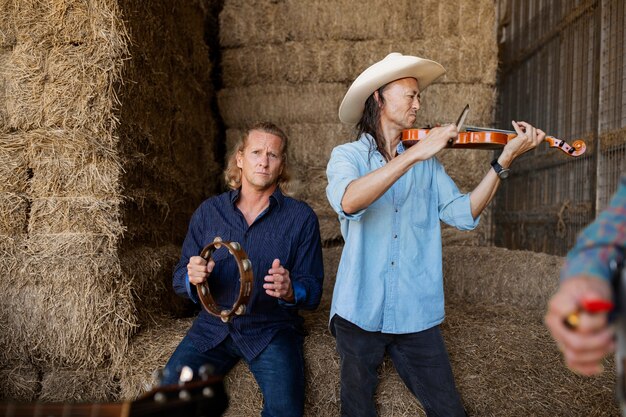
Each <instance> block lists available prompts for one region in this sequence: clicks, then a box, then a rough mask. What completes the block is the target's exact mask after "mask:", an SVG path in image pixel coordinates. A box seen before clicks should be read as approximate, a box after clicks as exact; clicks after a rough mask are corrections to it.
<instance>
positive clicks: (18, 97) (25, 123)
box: [3, 42, 45, 131]
mask: <svg viewBox="0 0 626 417" xmlns="http://www.w3.org/2000/svg"><path fill="white" fill-rule="evenodd" d="M44 66H45V54H44V52H43V51H42V50H41V49H38V48H35V46H34V45H33V44H32V43H28V42H24V43H18V44H17V45H15V47H13V49H12V50H11V52H10V53H9V57H8V58H7V59H6V61H5V65H4V72H3V75H4V77H5V80H6V81H5V94H6V96H5V97H6V124H5V128H4V129H3V130H4V131H6V130H8V129H21V130H29V129H35V128H37V127H40V126H42V125H43V111H42V107H43V90H44V85H45V73H44Z"/></svg>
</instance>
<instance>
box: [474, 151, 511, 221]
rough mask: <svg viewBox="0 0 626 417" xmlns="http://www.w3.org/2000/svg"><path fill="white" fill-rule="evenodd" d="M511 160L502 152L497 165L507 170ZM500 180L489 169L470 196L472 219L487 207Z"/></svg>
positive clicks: (509, 156)
mask: <svg viewBox="0 0 626 417" xmlns="http://www.w3.org/2000/svg"><path fill="white" fill-rule="evenodd" d="M512 162H513V158H512V157H511V155H510V154H509V153H506V152H503V153H502V154H501V155H500V156H499V157H498V163H499V164H500V165H501V166H502V167H503V168H509V167H510V166H511V163H512ZM501 181H502V180H501V179H500V178H499V177H498V174H496V172H495V171H494V170H493V169H492V168H489V171H488V172H487V175H485V177H484V178H483V179H482V181H481V182H480V184H478V186H477V187H476V188H475V189H474V191H472V193H471V194H470V204H471V207H472V217H474V218H477V217H478V216H480V214H481V213H482V212H483V210H484V209H485V207H487V206H488V205H489V203H490V202H491V200H493V197H494V196H495V195H496V191H498V188H499V187H500V182H501Z"/></svg>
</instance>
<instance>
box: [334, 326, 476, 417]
mask: <svg viewBox="0 0 626 417" xmlns="http://www.w3.org/2000/svg"><path fill="white" fill-rule="evenodd" d="M332 326H333V330H334V334H335V337H336V338H337V351H338V352H339V357H340V359H341V415H342V416H346V417H370V416H376V415H377V413H376V404H375V402H374V394H375V392H376V386H377V385H378V374H377V369H378V366H379V365H380V364H381V363H382V361H383V359H384V356H385V352H388V353H389V356H390V357H391V360H392V362H393V365H394V367H395V368H396V370H397V371H398V374H399V375H400V377H401V378H402V380H403V381H404V383H405V384H406V386H407V387H408V388H409V389H410V390H411V392H412V393H413V395H415V396H416V397H417V399H418V400H419V401H420V402H421V403H422V406H423V407H424V409H425V410H426V415H427V416H429V417H431V416H433V417H434V416H440V417H455V416H465V415H466V414H465V410H464V409H463V404H462V403H461V399H460V397H459V394H458V392H457V390H456V386H455V384H454V377H453V375H452V369H451V367H450V360H449V359H448V352H447V351H446V347H445V345H444V343H443V338H442V337H441V332H440V330H439V326H435V327H432V328H430V329H427V330H424V331H421V332H417V333H408V334H388V333H381V332H368V331H365V330H363V329H361V328H360V327H358V326H356V325H354V324H352V323H350V322H349V321H347V320H345V319H343V318H341V317H339V316H337V315H335V316H334V317H333V320H332Z"/></svg>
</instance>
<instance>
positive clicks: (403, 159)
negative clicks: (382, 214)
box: [341, 153, 416, 214]
mask: <svg viewBox="0 0 626 417" xmlns="http://www.w3.org/2000/svg"><path fill="white" fill-rule="evenodd" d="M415 162H416V161H415V160H414V159H412V158H411V157H410V156H409V155H407V153H404V154H402V155H398V156H397V157H395V158H393V159H392V160H391V161H389V162H388V163H387V164H386V165H385V166H383V167H381V168H379V169H377V170H375V171H372V172H370V173H369V174H367V175H364V176H362V177H361V178H358V179H356V180H354V181H352V182H351V183H350V185H348V187H347V188H346V192H345V193H344V195H343V198H342V200H341V208H342V209H343V211H344V212H345V213H346V214H353V213H356V212H357V211H359V210H363V209H364V208H367V207H369V205H370V204H372V203H373V202H375V201H376V200H378V199H379V198H380V197H381V196H382V195H383V194H385V192H387V190H388V189H389V188H391V186H392V185H393V184H394V183H395V182H396V181H397V180H398V179H399V178H400V177H401V176H402V175H404V174H405V173H406V172H407V171H408V170H409V169H410V168H411V167H412V166H413V165H414V164H415Z"/></svg>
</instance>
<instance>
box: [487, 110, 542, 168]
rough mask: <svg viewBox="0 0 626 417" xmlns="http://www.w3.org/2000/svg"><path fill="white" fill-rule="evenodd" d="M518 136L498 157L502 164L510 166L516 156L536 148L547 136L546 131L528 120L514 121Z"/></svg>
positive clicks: (510, 141)
mask: <svg viewBox="0 0 626 417" xmlns="http://www.w3.org/2000/svg"><path fill="white" fill-rule="evenodd" d="M512 124H513V127H514V128H515V132H516V133H517V136H516V137H514V138H513V139H511V140H509V142H508V143H507V144H506V146H505V147H504V149H503V150H502V155H501V156H500V158H498V161H499V162H500V160H502V161H501V162H500V165H502V166H503V167H505V168H508V167H509V165H510V164H511V163H512V162H513V160H514V159H515V158H517V157H518V156H520V155H522V154H523V153H526V152H528V151H530V150H531V149H534V148H536V147H537V145H539V144H540V143H541V142H543V140H544V139H545V138H546V133H545V132H544V131H543V130H541V129H537V128H536V127H534V126H532V125H530V124H529V123H526V122H515V121H513V122H512Z"/></svg>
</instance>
